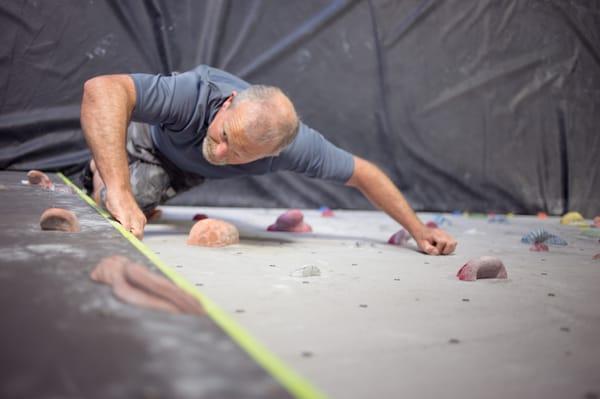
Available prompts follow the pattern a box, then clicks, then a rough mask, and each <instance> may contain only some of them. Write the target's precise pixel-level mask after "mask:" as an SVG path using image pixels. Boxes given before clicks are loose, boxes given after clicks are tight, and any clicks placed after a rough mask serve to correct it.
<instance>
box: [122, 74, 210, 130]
mask: <svg viewBox="0 0 600 399" xmlns="http://www.w3.org/2000/svg"><path fill="white" fill-rule="evenodd" d="M130 76H131V78H132V79H133V82H134V84H135V91H136V104H135V108H134V110H133V114H132V119H133V120H134V121H136V122H145V123H149V124H160V125H162V126H163V127H165V128H167V129H168V130H170V131H179V130H181V129H183V128H184V127H185V126H187V124H188V123H189V122H190V120H191V119H192V118H193V117H194V113H195V112H197V107H196V104H197V103H198V96H199V91H200V87H199V82H198V77H197V75H196V74H194V73H193V72H186V73H182V74H179V75H171V76H164V75H149V74H142V73H136V74H131V75H130Z"/></svg>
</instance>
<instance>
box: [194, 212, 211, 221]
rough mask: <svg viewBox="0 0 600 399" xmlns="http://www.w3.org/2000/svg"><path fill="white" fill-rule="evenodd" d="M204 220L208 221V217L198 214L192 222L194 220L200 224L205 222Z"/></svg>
mask: <svg viewBox="0 0 600 399" xmlns="http://www.w3.org/2000/svg"><path fill="white" fill-rule="evenodd" d="M204 219H208V216H206V215H205V214H203V213H197V214H195V215H194V217H193V218H192V220H194V221H195V222H198V221H200V220H204Z"/></svg>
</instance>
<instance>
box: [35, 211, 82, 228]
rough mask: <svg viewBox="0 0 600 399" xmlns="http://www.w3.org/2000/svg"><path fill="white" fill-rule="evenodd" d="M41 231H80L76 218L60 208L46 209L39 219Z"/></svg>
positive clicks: (71, 213)
mask: <svg viewBox="0 0 600 399" xmlns="http://www.w3.org/2000/svg"><path fill="white" fill-rule="evenodd" d="M40 227H41V228H42V230H54V231H66V232H69V233H77V232H79V231H80V230H81V228H80V227H79V220H77V216H75V214H74V213H73V212H71V211H68V210H66V209H62V208H48V209H46V210H45V211H44V213H42V216H41V217H40Z"/></svg>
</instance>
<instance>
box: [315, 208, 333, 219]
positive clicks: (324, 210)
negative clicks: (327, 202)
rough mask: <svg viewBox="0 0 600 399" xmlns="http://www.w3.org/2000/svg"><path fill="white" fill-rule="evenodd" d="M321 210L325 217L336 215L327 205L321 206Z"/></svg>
mask: <svg viewBox="0 0 600 399" xmlns="http://www.w3.org/2000/svg"><path fill="white" fill-rule="evenodd" d="M319 212H321V216H322V217H324V218H330V217H333V216H335V214H334V213H333V211H332V210H331V209H330V208H328V207H326V206H322V207H320V208H319Z"/></svg>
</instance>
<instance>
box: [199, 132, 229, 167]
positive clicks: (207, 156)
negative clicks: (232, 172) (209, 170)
mask: <svg viewBox="0 0 600 399" xmlns="http://www.w3.org/2000/svg"><path fill="white" fill-rule="evenodd" d="M202 156H204V159H206V161H207V162H208V163H209V164H211V165H215V166H224V165H227V162H226V161H221V162H215V161H213V159H212V157H211V153H210V150H209V144H208V137H204V140H202Z"/></svg>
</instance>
